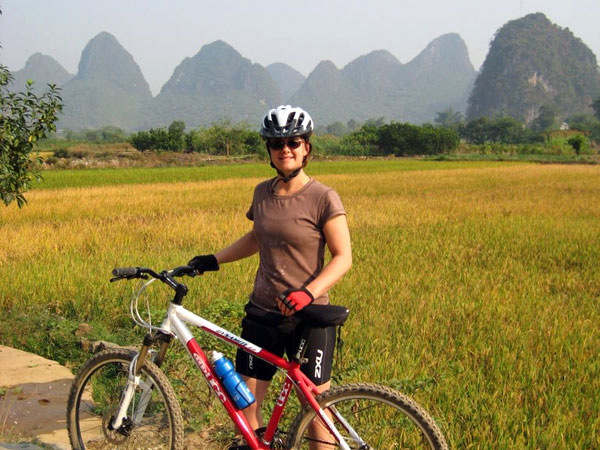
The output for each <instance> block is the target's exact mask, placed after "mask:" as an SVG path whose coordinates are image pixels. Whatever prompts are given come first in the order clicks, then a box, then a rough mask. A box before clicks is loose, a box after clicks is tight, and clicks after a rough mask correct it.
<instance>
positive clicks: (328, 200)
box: [319, 189, 346, 228]
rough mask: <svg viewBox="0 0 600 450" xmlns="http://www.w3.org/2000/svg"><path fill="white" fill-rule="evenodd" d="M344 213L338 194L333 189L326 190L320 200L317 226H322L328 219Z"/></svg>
mask: <svg viewBox="0 0 600 450" xmlns="http://www.w3.org/2000/svg"><path fill="white" fill-rule="evenodd" d="M341 214H346V210H345V209H344V205H342V200H341V199H340V196H339V195H338V194H337V192H335V191H334V190H333V189H329V190H327V192H325V194H324V195H323V197H322V200H321V212H320V217H319V227H320V228H323V227H324V226H325V224H326V223H327V221H328V220H329V219H332V218H334V217H335V216H339V215H341Z"/></svg>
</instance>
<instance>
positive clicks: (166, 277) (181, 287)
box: [110, 266, 197, 304]
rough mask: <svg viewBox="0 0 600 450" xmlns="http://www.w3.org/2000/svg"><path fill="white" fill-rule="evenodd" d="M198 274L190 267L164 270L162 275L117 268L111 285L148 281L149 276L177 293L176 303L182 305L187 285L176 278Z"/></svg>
mask: <svg viewBox="0 0 600 450" xmlns="http://www.w3.org/2000/svg"><path fill="white" fill-rule="evenodd" d="M196 274H197V271H196V269H194V268H193V267H190V266H179V267H175V268H174V269H172V270H163V271H162V272H160V273H157V272H155V271H154V270H152V269H148V268H147V267H117V268H115V269H113V271H112V275H113V278H111V280H110V281H111V283H112V282H113V281H119V280H131V279H133V278H143V279H148V275H150V276H151V277H152V278H156V279H157V280H160V281H162V282H163V283H165V284H166V285H168V286H169V287H170V288H171V289H173V290H174V291H175V298H174V300H173V301H174V302H175V303H177V304H181V301H182V299H183V297H185V295H186V294H187V291H188V289H187V286H186V285H185V284H182V283H179V282H177V281H175V279H174V277H182V276H184V275H187V276H189V277H195V276H196Z"/></svg>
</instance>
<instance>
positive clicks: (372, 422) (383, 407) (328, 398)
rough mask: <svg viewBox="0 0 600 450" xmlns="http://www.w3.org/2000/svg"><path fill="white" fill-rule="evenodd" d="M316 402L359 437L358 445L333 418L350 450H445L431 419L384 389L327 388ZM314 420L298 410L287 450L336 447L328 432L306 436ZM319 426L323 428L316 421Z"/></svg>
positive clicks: (365, 386)
mask: <svg viewBox="0 0 600 450" xmlns="http://www.w3.org/2000/svg"><path fill="white" fill-rule="evenodd" d="M316 399H317V402H318V403H319V405H320V406H321V408H322V409H323V410H324V411H327V412H328V413H329V414H331V412H332V411H333V409H335V410H337V412H339V413H340V414H341V416H343V417H344V419H345V420H346V421H347V422H348V423H349V425H350V426H351V427H352V429H354V430H355V431H356V433H357V434H358V435H359V436H360V438H361V439H362V442H361V441H358V440H357V439H354V438H353V437H351V436H350V433H349V432H347V429H345V428H343V427H344V425H343V424H342V423H341V422H340V420H339V419H335V418H334V420H333V421H334V423H335V425H336V427H337V428H338V430H339V431H340V433H341V434H342V436H343V437H344V440H345V441H346V443H347V444H348V445H349V446H350V448H352V449H361V450H362V449H365V450H366V449H375V448H376V449H398V448H419V449H420V448H429V449H434V450H447V449H448V444H447V443H446V440H445V439H444V436H443V434H442V432H441V430H440V428H439V427H438V426H437V424H436V423H435V421H434V420H433V418H432V417H431V416H430V415H429V414H428V413H427V412H426V411H425V410H424V409H423V408H422V407H421V406H419V405H418V404H417V403H416V402H415V401H414V400H412V399H411V398H409V397H407V396H406V395H404V394H402V393H400V392H398V391H395V390H393V389H391V388H388V387H386V386H381V385H376V384H368V383H354V384H348V385H343V386H338V387H335V388H332V389H329V390H327V391H325V392H324V393H322V394H321V395H319V396H318V397H317V398H316ZM315 417H316V414H315V412H314V410H313V409H312V408H310V406H309V405H305V406H304V407H303V408H302V410H301V411H300V412H299V413H298V415H297V416H296V418H295V419H294V422H293V423H292V426H291V427H290V432H289V439H288V448H289V449H294V450H301V449H307V448H324V449H333V448H339V446H338V444H337V443H336V442H335V440H334V438H333V436H332V435H330V434H329V433H326V434H327V435H326V436H325V438H323V436H319V437H318V438H315V436H314V435H313V436H310V435H309V434H310V431H309V425H310V424H311V423H312V422H313V420H314V419H315ZM317 421H318V419H317ZM319 425H320V426H321V427H323V425H322V424H321V423H320V422H319ZM319 444H321V445H319Z"/></svg>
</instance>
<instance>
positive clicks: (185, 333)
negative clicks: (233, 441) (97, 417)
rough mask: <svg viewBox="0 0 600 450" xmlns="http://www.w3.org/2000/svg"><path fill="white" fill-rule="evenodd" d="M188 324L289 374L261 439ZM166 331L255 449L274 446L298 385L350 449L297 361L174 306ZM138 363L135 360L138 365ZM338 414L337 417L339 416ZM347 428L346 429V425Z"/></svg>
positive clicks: (169, 315)
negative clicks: (278, 430)
mask: <svg viewBox="0 0 600 450" xmlns="http://www.w3.org/2000/svg"><path fill="white" fill-rule="evenodd" d="M186 323H190V324H192V325H194V326H196V327H198V328H200V329H202V330H204V331H206V332H208V333H210V334H212V335H214V336H216V337H217V338H219V339H221V340H223V341H225V342H228V343H230V344H232V345H235V346H236V347H239V348H241V349H242V350H244V351H246V352H248V353H250V354H252V355H254V356H257V357H259V358H261V359H263V360H265V361H267V362H269V363H271V364H273V365H275V366H276V367H278V368H280V369H282V370H284V371H285V372H286V378H285V381H284V383H283V386H282V388H281V391H280V393H279V396H278V398H277V401H276V404H275V408H274V410H273V413H272V415H271V419H270V420H269V423H268V425H267V429H266V431H265V433H264V436H263V437H262V439H261V440H259V439H258V438H257V436H256V435H255V433H254V430H253V429H252V427H251V426H250V424H249V423H248V420H247V419H246V417H245V416H244V414H243V413H242V411H241V410H240V409H238V408H237V407H236V406H235V404H234V403H233V402H232V401H231V399H230V398H229V396H228V395H227V394H226V392H225V389H224V387H223V385H222V384H221V381H220V380H219V378H218V377H217V376H216V374H215V371H214V369H213V367H212V365H211V364H210V363H209V361H208V358H207V357H206V355H205V353H204V351H203V350H202V348H200V346H199V345H198V343H197V342H196V339H195V338H194V336H193V335H192V333H191V332H190V330H189V328H188V327H187V325H186ZM160 328H161V329H162V330H163V331H164V332H167V333H171V334H173V335H174V336H176V337H177V339H178V340H179V341H180V342H181V343H182V344H184V345H185V347H186V348H187V350H188V352H189V354H190V356H191V357H192V359H193V360H194V361H195V363H196V365H197V366H198V368H199V369H200V371H201V372H202V374H203V375H204V377H205V378H206V380H207V381H208V384H209V386H210V387H211V388H212V390H213V391H214V393H215V395H216V396H217V398H218V399H219V400H220V401H221V403H223V406H224V407H225V409H226V411H227V413H228V414H229V416H230V417H231V419H232V420H233V421H234V423H235V425H236V427H237V428H238V429H239V430H240V432H241V433H242V435H243V436H244V438H245V439H246V442H247V443H248V445H249V446H250V447H251V448H252V449H254V450H267V449H269V448H270V444H271V442H272V441H273V438H274V436H275V432H276V430H277V425H278V424H279V421H280V419H281V416H282V414H283V410H284V407H285V405H286V403H287V400H288V397H289V395H290V393H291V391H292V386H296V388H297V390H298V391H300V392H301V394H302V396H303V397H304V399H305V401H306V402H307V403H308V404H310V406H311V407H312V408H313V409H314V410H315V412H316V413H317V415H318V417H320V419H321V421H322V422H323V424H325V426H326V428H327V429H328V430H329V432H330V433H331V434H332V435H333V436H334V437H335V439H336V440H337V441H338V442H339V443H340V446H341V447H342V448H343V449H347V450H350V447H349V446H348V445H347V444H346V442H344V439H343V438H342V436H341V435H340V433H339V432H338V431H337V429H336V428H335V426H334V425H333V423H332V421H331V420H330V419H329V417H328V416H327V414H325V412H324V411H323V410H322V409H321V407H320V406H319V404H318V403H317V401H316V400H315V398H314V396H316V395H318V394H319V391H318V389H317V388H316V386H315V384H314V383H313V382H312V381H310V380H309V379H308V378H307V377H306V375H304V373H302V372H301V371H300V363H298V362H296V361H287V360H285V359H283V358H281V357H279V356H277V355H274V354H273V353H271V352H269V351H267V350H265V349H263V348H261V347H258V346H257V345H254V344H252V343H251V342H248V341H246V340H244V339H242V338H241V337H239V336H237V335H235V334H233V333H230V332H229V331H227V330H225V329H223V328H221V327H219V326H217V325H215V324H214V323H212V322H209V321H208V320H206V319H203V318H202V317H200V316H198V315H196V314H194V313H192V312H191V311H189V310H187V309H185V308H184V307H183V306H181V305H176V304H174V303H171V304H170V306H169V310H168V312H167V316H166V317H165V320H164V321H163V323H162V325H161V327H160ZM132 364H135V361H134V363H132ZM125 406H127V407H128V405H123V404H121V408H120V410H121V411H122V412H123V415H124V413H125V411H126V410H127V409H126V407H125ZM336 415H337V414H336ZM338 419H340V420H341V423H342V424H343V425H344V424H345V421H344V420H343V418H341V417H338ZM344 428H346V426H345V425H344ZM347 431H349V432H350V434H351V435H355V433H354V431H353V430H352V429H350V430H348V429H347Z"/></svg>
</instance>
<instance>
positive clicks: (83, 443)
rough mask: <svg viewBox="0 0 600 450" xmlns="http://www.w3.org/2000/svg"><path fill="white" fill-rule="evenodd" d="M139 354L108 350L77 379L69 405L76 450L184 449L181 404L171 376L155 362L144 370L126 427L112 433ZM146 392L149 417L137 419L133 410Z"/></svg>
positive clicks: (145, 415)
mask: <svg viewBox="0 0 600 450" xmlns="http://www.w3.org/2000/svg"><path fill="white" fill-rule="evenodd" d="M135 355H136V353H135V352H132V351H129V350H125V349H109V350H105V351H103V352H101V353H98V354H97V355H96V356H94V357H93V358H91V359H90V360H89V361H88V362H87V363H86V364H85V365H84V366H83V367H82V369H81V370H80V371H79V373H78V375H77V376H76V377H75V379H74V380H73V385H72V386H71V391H70V393H69V399H68V402H67V430H68V433H69V439H70V441H71V446H72V447H73V448H74V449H76V450H83V449H90V450H91V449H93V450H96V449H104V448H111V449H115V448H119V449H121V448H123V449H128V448H130V449H134V448H135V449H140V448H152V449H171V450H182V449H183V416H182V414H181V409H180V407H179V403H178V402H177V398H176V397H175V393H174V391H173V388H172V387H171V384H170V383H169V381H168V380H167V378H166V376H165V375H164V373H163V372H162V371H161V370H160V369H159V368H158V367H157V366H156V365H155V364H153V363H152V362H151V361H146V363H145V365H144V367H143V368H142V371H141V373H140V376H141V381H142V382H141V383H140V385H139V386H138V388H136V393H135V395H134V398H133V400H132V402H131V407H130V410H129V411H128V414H127V418H126V420H125V422H124V426H123V427H121V429H120V430H111V429H110V423H111V418H112V417H113V416H114V414H115V412H116V411H117V409H118V407H119V400H120V398H121V394H122V393H123V392H124V390H125V386H126V383H127V374H128V369H129V364H130V363H131V361H132V359H133V358H134V357H135ZM144 392H145V394H146V398H147V399H149V401H148V403H147V406H146V407H144V408H143V410H144V414H143V417H136V416H135V412H133V411H135V407H136V406H140V404H142V403H143V400H142V401H140V400H141V399H142V398H143V396H144ZM137 411H138V412H139V409H138V410H137Z"/></svg>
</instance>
